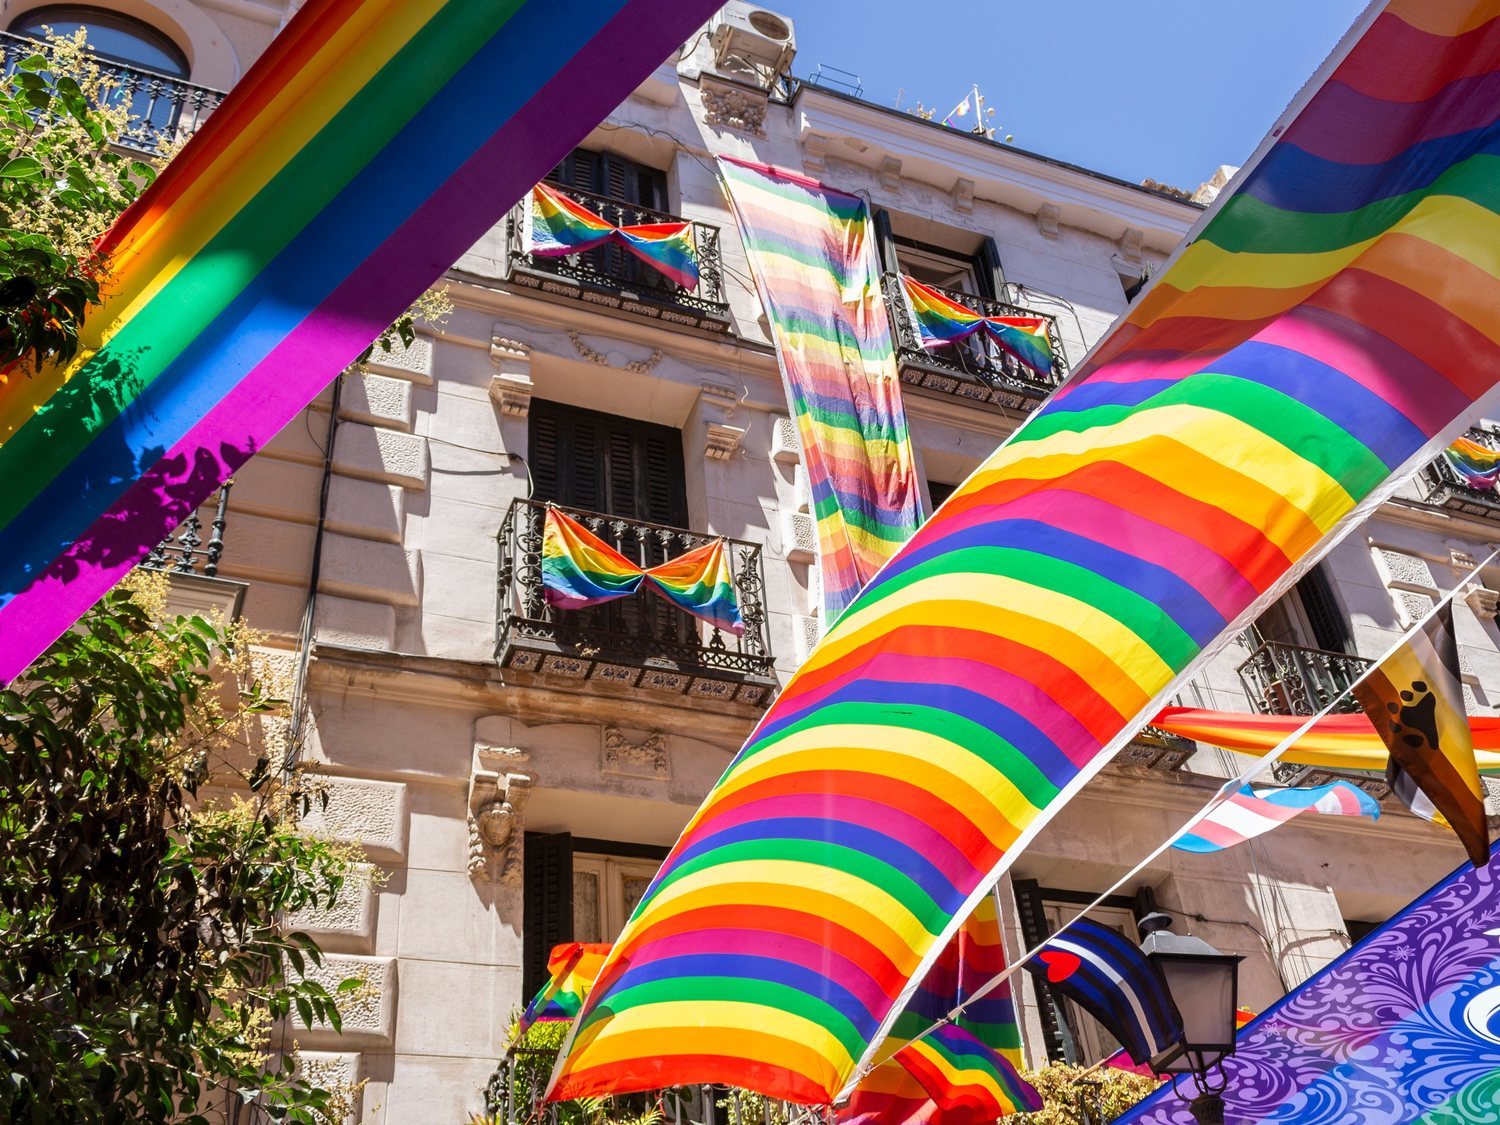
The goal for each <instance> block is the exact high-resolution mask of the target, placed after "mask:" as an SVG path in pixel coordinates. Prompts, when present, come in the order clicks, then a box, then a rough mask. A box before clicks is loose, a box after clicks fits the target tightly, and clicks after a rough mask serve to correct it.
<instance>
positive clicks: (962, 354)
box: [881, 273, 1068, 411]
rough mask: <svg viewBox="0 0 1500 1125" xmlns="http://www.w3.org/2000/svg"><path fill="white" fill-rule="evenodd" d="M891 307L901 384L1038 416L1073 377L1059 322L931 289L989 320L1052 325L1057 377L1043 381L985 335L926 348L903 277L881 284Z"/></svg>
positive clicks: (1005, 305) (1016, 307)
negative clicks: (1044, 403)
mask: <svg viewBox="0 0 1500 1125" xmlns="http://www.w3.org/2000/svg"><path fill="white" fill-rule="evenodd" d="M881 287H882V288H883V289H884V291H885V301H886V307H887V308H888V309H889V310H890V317H891V330H892V332H893V334H894V335H895V341H894V342H895V345H896V361H897V363H898V364H899V365H900V367H901V381H902V382H903V383H907V384H910V385H913V386H919V387H927V388H929V389H931V390H936V391H943V392H945V393H947V394H952V395H957V396H959V397H960V398H968V399H975V400H977V401H980V402H993V403H997V404H999V405H1001V406H1006V407H1009V408H1011V409H1013V410H1022V411H1031V410H1035V409H1036V408H1037V407H1038V406H1039V405H1041V402H1042V400H1043V399H1045V398H1046V397H1047V396H1048V395H1049V394H1051V393H1052V392H1053V390H1055V389H1056V388H1057V386H1058V384H1060V383H1061V382H1062V381H1063V379H1064V378H1066V377H1067V374H1068V364H1067V359H1066V358H1065V357H1064V355H1063V348H1062V340H1061V338H1060V337H1059V336H1058V332H1057V319H1056V318H1055V317H1052V316H1048V315H1047V314H1046V313H1041V312H1037V311H1036V310H1035V309H1028V308H1024V307H1022V306H1020V305H1012V304H1009V303H1007V302H1005V301H994V300H991V299H989V298H988V297H976V296H974V295H973V294H971V293H962V292H959V291H958V290H957V289H943V288H941V287H939V286H936V285H934V286H932V288H933V289H936V290H937V291H938V292H939V293H941V294H942V295H943V296H945V297H947V298H948V299H949V300H951V301H955V302H957V303H958V304H960V305H963V306H964V307H965V308H966V309H970V310H972V311H974V312H977V313H981V314H983V315H985V316H1040V317H1042V318H1043V319H1044V320H1046V321H1047V326H1048V327H1047V335H1048V337H1049V338H1050V339H1051V341H1052V356H1053V365H1052V374H1051V377H1049V378H1044V377H1043V376H1041V375H1038V374H1037V373H1036V372H1035V371H1033V370H1032V369H1031V368H1029V367H1027V366H1026V365H1025V364H1024V363H1022V362H1021V361H1020V360H1018V359H1016V357H1015V356H1013V355H1011V354H1010V353H1008V352H1005V351H1002V350H1001V349H1000V348H999V347H997V346H996V345H995V344H994V343H993V342H991V341H990V340H989V339H988V338H987V337H985V336H984V335H983V334H982V333H976V334H975V335H973V336H970V337H969V338H968V339H967V340H960V341H959V342H958V343H956V344H947V345H944V346H943V347H940V348H924V347H923V346H922V335H921V333H920V332H919V331H918V329H917V325H916V323H915V321H914V320H913V319H912V315H911V308H910V306H909V305H908V304H907V303H906V296H905V294H904V293H903V291H902V288H901V275H900V274H895V273H888V274H885V275H884V276H883V277H882V278H881Z"/></svg>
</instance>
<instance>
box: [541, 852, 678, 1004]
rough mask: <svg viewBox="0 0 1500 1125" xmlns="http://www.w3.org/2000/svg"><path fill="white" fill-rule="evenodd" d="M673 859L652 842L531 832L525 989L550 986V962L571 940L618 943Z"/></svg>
mask: <svg viewBox="0 0 1500 1125" xmlns="http://www.w3.org/2000/svg"><path fill="white" fill-rule="evenodd" d="M666 857H667V849H666V848H659V847H655V846H653V845H650V844H629V843H621V842H617V841H613V840H591V839H584V838H583V837H578V836H573V835H570V834H569V833H567V832H550V833H543V832H528V833H526V876H525V892H524V893H525V901H524V903H523V905H522V910H523V912H524V913H523V918H522V935H521V947H522V953H521V961H522V966H521V976H522V979H521V991H522V994H523V996H524V998H525V999H527V1000H529V999H531V997H533V996H535V995H536V994H537V991H538V990H539V989H540V988H541V987H542V985H543V984H545V983H546V981H547V957H548V955H549V954H550V953H551V952H552V948H553V946H556V945H559V944H561V943H562V942H565V941H614V940H615V938H617V937H619V936H620V931H621V930H622V929H624V927H625V922H626V919H628V918H629V917H630V913H631V911H633V910H634V909H635V907H636V904H637V903H639V902H640V901H641V897H642V896H643V895H644V894H645V893H646V888H647V887H648V886H650V884H651V880H652V879H653V878H654V877H655V875H656V869H657V868H658V867H660V866H661V861H662V860H664V859H665V858H666Z"/></svg>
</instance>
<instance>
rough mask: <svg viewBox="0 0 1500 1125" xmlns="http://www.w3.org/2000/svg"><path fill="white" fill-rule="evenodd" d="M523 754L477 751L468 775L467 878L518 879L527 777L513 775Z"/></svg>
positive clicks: (513, 881) (504, 750) (503, 750)
mask: <svg viewBox="0 0 1500 1125" xmlns="http://www.w3.org/2000/svg"><path fill="white" fill-rule="evenodd" d="M527 757H528V755H527V754H526V752H525V751H524V750H517V749H512V748H506V747H492V746H476V747H475V748H474V762H473V766H472V768H471V769H470V772H469V875H470V876H471V877H472V878H475V879H484V880H485V881H487V882H491V883H508V884H512V885H514V884H516V883H518V882H519V881H520V878H521V864H522V858H523V857H522V854H521V846H522V840H523V838H524V833H523V832H522V828H523V826H524V824H525V812H526V799H527V798H528V797H530V796H531V775H530V774H525V773H516V772H513V771H512V770H511V769H510V767H514V766H515V765H518V764H520V763H522V762H525V761H526V759H527Z"/></svg>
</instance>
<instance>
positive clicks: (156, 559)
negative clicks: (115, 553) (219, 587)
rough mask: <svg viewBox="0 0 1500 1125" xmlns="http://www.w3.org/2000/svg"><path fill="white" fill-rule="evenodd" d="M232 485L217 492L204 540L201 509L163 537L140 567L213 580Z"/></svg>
mask: <svg viewBox="0 0 1500 1125" xmlns="http://www.w3.org/2000/svg"><path fill="white" fill-rule="evenodd" d="M233 487H234V481H232V480H231V481H229V482H228V483H226V484H225V485H224V487H222V488H221V489H219V491H218V494H217V495H216V497H215V499H214V501H213V504H214V514H213V519H212V520H211V521H210V522H209V525H208V538H207V539H206V540H205V539H204V538H203V516H202V514H201V513H202V509H200V510H199V511H197V512H194V513H193V514H192V515H190V516H188V518H187V519H185V520H183V521H182V526H180V527H179V528H178V529H177V531H176V533H175V534H172V535H169V536H167V537H166V538H165V539H163V540H162V541H161V542H160V543H158V544H157V545H156V547H155V549H154V550H153V551H152V552H151V553H150V554H149V555H147V556H146V557H145V558H144V559H143V560H142V561H141V565H142V566H145V567H150V568H151V569H152V570H165V571H167V572H168V573H169V574H201V575H203V576H204V577H205V578H216V577H218V574H219V560H220V559H221V558H223V556H224V529H225V528H226V527H227V526H228V524H229V490H230V489H231V488H233Z"/></svg>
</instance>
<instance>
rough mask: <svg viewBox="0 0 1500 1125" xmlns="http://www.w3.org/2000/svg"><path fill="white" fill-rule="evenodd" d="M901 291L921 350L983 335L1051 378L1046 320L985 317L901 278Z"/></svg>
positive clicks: (903, 276) (1049, 344)
mask: <svg viewBox="0 0 1500 1125" xmlns="http://www.w3.org/2000/svg"><path fill="white" fill-rule="evenodd" d="M901 288H902V291H903V292H904V293H905V294H906V304H907V307H908V308H909V309H910V310H911V315H912V320H913V321H914V322H915V323H916V326H917V331H918V333H919V334H920V335H921V337H922V346H923V347H924V348H942V347H948V346H950V345H952V344H956V343H958V341H960V340H963V339H966V338H968V337H969V336H972V335H974V334H975V333H976V332H983V333H984V334H985V335H986V336H988V337H989V338H990V339H992V340H994V341H995V343H996V344H998V345H999V346H1000V347H1001V349H1003V350H1004V351H1007V352H1009V353H1010V354H1011V355H1013V356H1015V357H1016V359H1018V360H1019V361H1020V362H1021V363H1023V364H1025V365H1026V366H1027V367H1029V368H1031V370H1033V371H1035V372H1036V373H1037V374H1038V375H1040V376H1041V377H1042V378H1043V379H1051V378H1052V339H1051V337H1050V336H1049V335H1048V334H1047V319H1046V317H1041V316H985V315H984V314H983V313H977V312H975V311H974V310H973V309H969V308H965V307H964V306H963V305H961V304H959V303H958V302H957V301H954V300H951V299H950V298H948V297H945V296H943V294H941V293H939V292H938V291H937V290H936V289H934V288H932V287H931V286H930V285H923V284H922V283H921V282H920V281H918V280H917V279H916V278H914V277H907V276H906V275H905V274H902V275H901Z"/></svg>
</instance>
